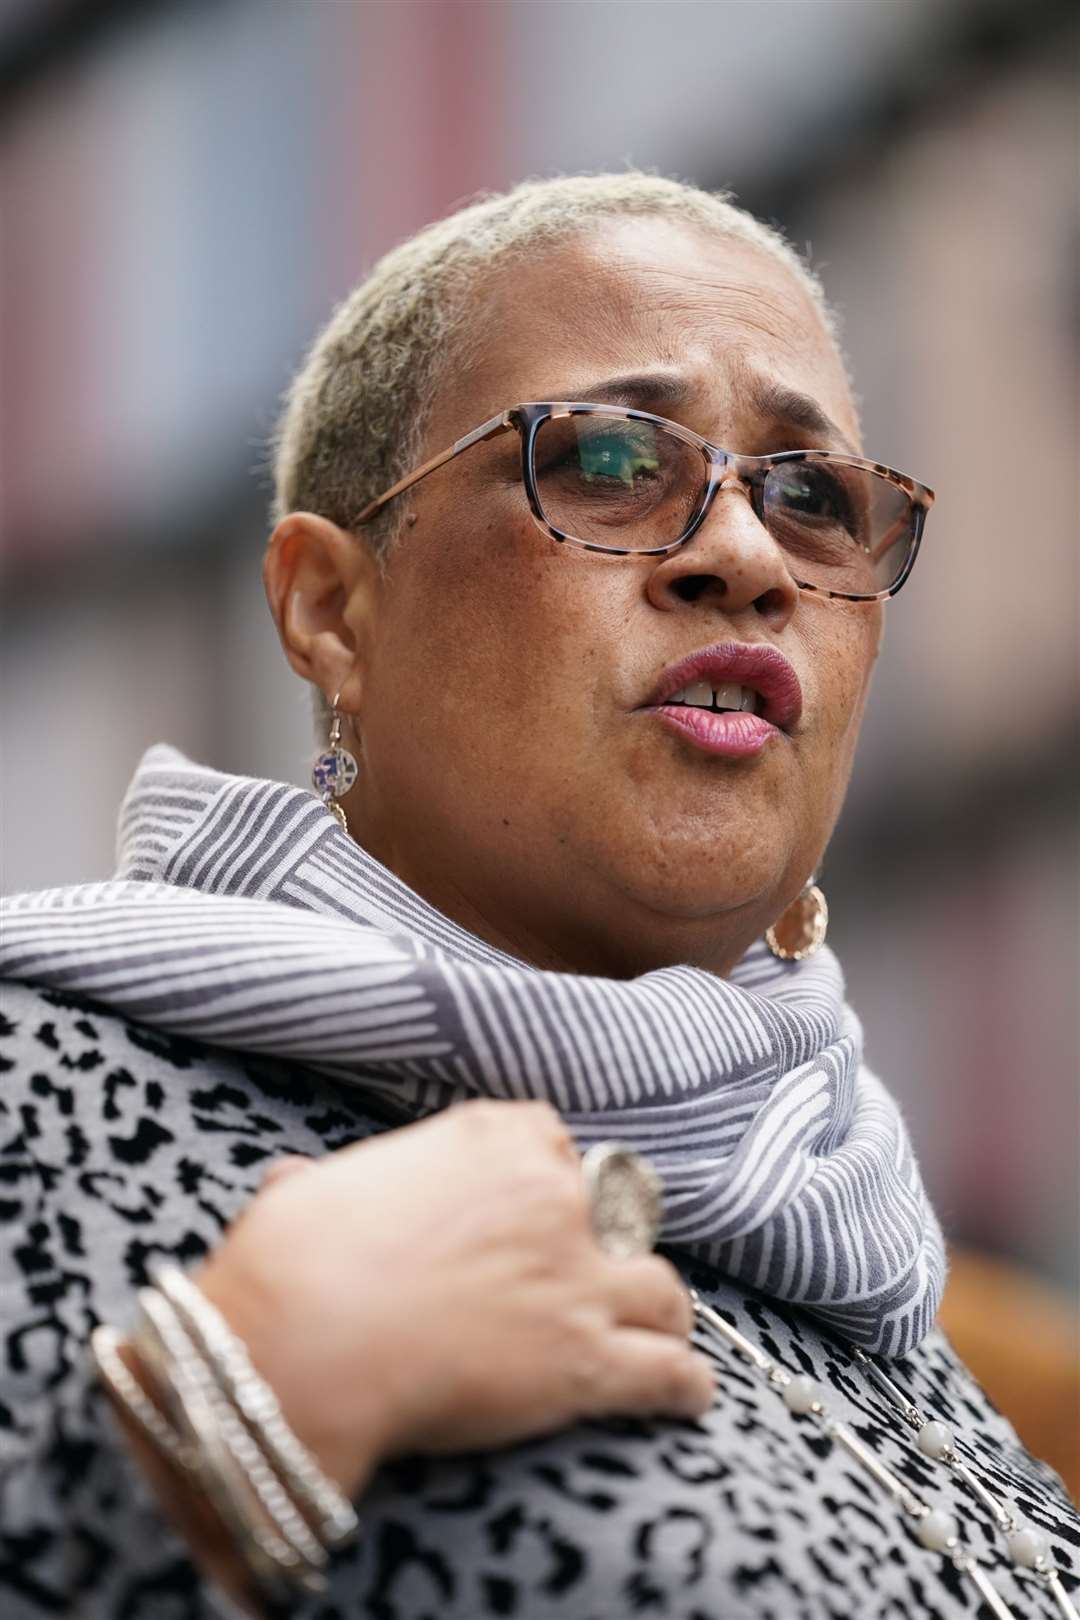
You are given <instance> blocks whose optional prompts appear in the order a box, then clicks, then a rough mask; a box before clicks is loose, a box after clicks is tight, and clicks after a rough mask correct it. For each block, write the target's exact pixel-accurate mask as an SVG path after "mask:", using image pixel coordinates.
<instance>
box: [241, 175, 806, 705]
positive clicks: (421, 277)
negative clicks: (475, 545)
mask: <svg viewBox="0 0 1080 1620" xmlns="http://www.w3.org/2000/svg"><path fill="white" fill-rule="evenodd" d="M633 215H638V216H641V215H659V216H661V217H663V218H666V219H672V220H677V221H681V222H683V223H688V224H691V225H695V226H698V227H700V228H703V229H705V230H708V231H715V232H717V233H719V234H720V235H722V236H728V237H735V238H738V239H739V240H740V241H744V242H750V243H753V244H754V245H755V246H757V247H760V248H762V249H764V251H765V252H767V253H769V254H771V255H772V256H773V257H774V258H776V259H779V260H780V262H781V263H782V264H783V265H785V266H786V268H787V269H788V270H790V271H791V273H792V274H793V275H794V276H795V277H796V279H797V280H798V281H799V282H800V283H801V284H802V286H803V287H804V288H805V290H806V292H807V293H808V295H809V297H810V299H811V302H812V303H813V305H814V307H815V308H816V309H817V311H818V313H819V314H820V315H821V318H822V320H823V322H824V324H825V327H826V329H827V330H828V332H829V333H830V334H831V335H832V336H833V337H834V338H835V337H836V334H837V328H836V321H835V318H834V316H833V314H832V311H831V310H830V308H829V306H828V304H827V302H826V299H825V294H824V291H823V289H822V286H821V283H820V281H819V280H818V278H817V276H816V275H815V274H814V272H813V271H812V270H811V269H810V267H809V265H808V264H807V263H806V262H805V261H804V260H803V259H802V258H801V257H800V256H799V254H798V253H797V252H796V251H795V249H794V248H793V247H792V246H791V245H790V243H788V242H787V241H786V240H785V238H784V237H783V235H782V234H781V233H780V231H778V230H777V229H775V228H774V227H773V226H771V225H765V224H763V223H762V222H761V221H760V220H758V219H755V218H754V216H753V215H752V214H748V213H747V212H746V210H745V209H742V208H739V207H737V206H736V205H735V204H734V203H733V202H732V200H731V195H730V193H728V192H718V191H704V190H702V189H701V188H700V187H699V186H695V185H689V184H687V183H685V182H683V181H680V180H671V179H665V178H663V177H661V176H659V175H653V174H645V173H642V172H640V171H636V170H630V171H628V172H626V173H625V174H595V175H569V176H564V177H559V178H556V179H549V180H527V181H525V182H523V183H522V184H521V185H518V186H515V187H514V188H513V189H512V190H511V191H507V192H505V193H500V194H497V195H493V196H488V197H484V198H482V199H481V200H479V201H477V202H473V203H471V204H470V205H469V206H468V207H466V208H461V209H459V210H458V211H457V212H456V213H454V214H450V215H449V216H448V217H447V218H446V219H441V220H438V221H436V223H435V224H433V225H428V226H427V227H426V228H425V229H424V230H422V231H420V232H419V233H418V234H417V235H416V236H414V237H411V238H410V239H409V240H408V241H407V242H403V243H402V244H401V245H400V246H399V247H396V248H393V249H392V250H391V251H390V252H389V253H387V254H386V255H385V257H384V258H382V259H380V260H379V262H378V263H377V264H376V265H375V267H374V269H373V270H372V271H371V273H370V275H368V276H367V277H366V279H365V280H364V281H362V282H361V283H360V285H359V286H358V287H356V288H355V289H354V291H353V292H351V293H350V294H349V296H348V297H347V298H346V299H345V300H344V302H343V303H342V304H340V305H339V307H338V308H337V309H336V310H335V312H334V314H333V316H332V317H331V319H330V321H329V322H328V323H327V325H326V326H325V327H324V328H323V330H322V332H320V334H319V336H318V337H317V338H316V339H315V342H314V344H313V345H312V348H311V350H310V352H309V353H308V355H307V358H306V359H305V360H304V363H303V365H302V366H301V367H300V370H299V371H298V372H297V374H296V376H295V378H294V379H293V382H292V384H291V386H290V388H289V390H288V392H287V394H286V398H285V406H284V410H283V412H282V415H281V419H280V422H279V424H278V431H277V436H276V440H275V446H274V457H273V471H274V520H275V522H276V521H278V520H279V519H280V518H282V517H284V515H285V514H286V513H287V512H294V511H301V510H302V511H309V512H316V513H318V514H319V515H320V516H321V517H325V518H329V519H330V520H331V521H332V522H334V523H336V524H338V525H339V526H340V527H341V528H343V529H346V530H352V529H354V528H355V527H356V518H357V516H358V514H359V513H360V512H361V511H362V510H363V508H364V507H365V506H366V505H367V504H368V502H369V501H372V500H374V499H375V498H376V497H377V496H378V495H380V494H382V492H383V490H385V489H388V488H389V486H390V485H391V484H394V483H396V482H397V480H398V479H399V478H402V477H404V476H405V474H406V473H407V472H408V471H409V470H410V468H411V467H413V466H415V465H416V463H417V461H418V460H419V459H420V450H421V447H422V445H423V440H424V434H425V432H426V428H427V419H428V411H429V406H430V402H431V401H432V399H433V398H434V397H435V395H436V392H437V390H438V387H439V383H440V379H441V377H442V375H443V374H444V372H445V371H446V370H447V368H449V367H454V368H460V367H462V366H465V365H467V364H468V362H469V357H470V352H472V353H475V351H476V350H477V348H478V347H479V345H480V343H481V342H482V341H483V334H482V331H481V330H480V324H481V323H480V322H479V321H477V320H475V319H473V315H474V312H475V308H476V304H475V298H476V292H477V288H478V286H482V284H483V278H484V277H485V276H486V275H489V274H490V273H491V272H492V271H493V270H495V268H496V267H497V266H499V265H501V264H504V263H506V262H507V261H510V260H512V259H514V258H516V257H520V256H521V255H523V254H526V253H530V252H533V251H535V250H536V249H538V248H542V247H546V246H548V245H551V244H553V243H556V242H558V241H561V240H564V239H566V238H568V237H572V236H574V235H577V234H579V233H582V232H585V231H588V230H589V229H590V228H591V227H592V226H593V225H595V224H596V223H597V222H598V221H600V220H604V219H610V218H612V217H613V216H633ZM473 425H475V424H472V423H465V424H464V426H463V429H462V431H464V430H465V429H466V428H468V427H470V426H473ZM402 508H403V503H402V502H391V503H390V505H389V507H388V508H386V509H384V511H383V512H381V513H380V514H379V515H378V516H377V518H376V519H375V521H374V522H373V523H371V524H369V525H367V526H365V528H364V529H363V530H362V531H360V532H361V533H362V535H363V537H364V538H365V540H366V541H367V542H368V544H370V545H371V546H372V548H373V549H374V550H375V552H376V554H377V555H381V554H383V553H385V551H386V549H387V547H388V546H389V545H390V544H391V542H392V541H393V540H394V538H395V537H396V534H397V530H398V526H399V524H400V522H401V516H402ZM316 708H317V711H318V712H319V713H320V715H321V716H322V717H323V718H325V706H322V705H320V703H319V701H318V699H317V700H316Z"/></svg>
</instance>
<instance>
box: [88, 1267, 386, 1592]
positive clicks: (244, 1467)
mask: <svg viewBox="0 0 1080 1620" xmlns="http://www.w3.org/2000/svg"><path fill="white" fill-rule="evenodd" d="M151 1276H152V1278H153V1282H154V1286H153V1287H150V1288H144V1289H141V1290H140V1291H139V1295H138V1300H139V1305H140V1309H141V1320H140V1322H139V1325H138V1327H137V1328H136V1330H135V1332H134V1334H133V1335H132V1337H131V1339H130V1341H129V1343H130V1345H131V1348H132V1350H133V1351H134V1353H135V1354H136V1355H137V1356H138V1358H139V1360H140V1361H141V1363H142V1364H143V1365H144V1366H145V1367H146V1369H147V1371H148V1373H149V1374H150V1376H151V1377H152V1379H153V1387H154V1391H155V1393H156V1394H157V1395H158V1397H159V1399H160V1403H161V1404H160V1405H159V1404H158V1402H157V1401H155V1400H153V1399H151V1397H150V1396H149V1395H148V1394H147V1393H146V1391H145V1390H144V1389H143V1387H142V1385H141V1384H140V1383H139V1380H138V1379H137V1378H135V1377H134V1376H133V1375H132V1373H131V1371H130V1369H129V1368H128V1367H127V1366H126V1365H125V1363H124V1361H123V1359H122V1357H121V1356H120V1354H119V1348H118V1347H119V1345H120V1342H121V1341H120V1337H119V1335H118V1334H117V1333H116V1332H115V1330H114V1329H113V1328H111V1327H108V1326H101V1327H98V1328H95V1330H94V1332H93V1333H92V1335H91V1339H90V1348H91V1355H92V1357H93V1360H94V1363H95V1365H96V1367H97V1371H98V1373H99V1375H100V1377H101V1380H102V1382H103V1384H104V1385H105V1386H106V1387H107V1388H108V1390H109V1391H110V1393H111V1394H112V1396H113V1398H114V1400H115V1401H116V1402H117V1404H118V1405H119V1406H120V1407H121V1408H122V1409H123V1411H124V1412H125V1413H126V1414H127V1415H128V1416H129V1417H130V1419H131V1420H132V1421H133V1423H134V1424H135V1426H136V1428H137V1429H138V1430H139V1431H140V1432H141V1433H142V1435H143V1436H144V1438H145V1439H146V1440H147V1441H148V1442H149V1443H150V1444H151V1446H152V1447H153V1448H154V1449H156V1451H157V1452H158V1453H159V1454H160V1455H162V1456H163V1457H164V1458H166V1459H167V1460H168V1461H169V1462H170V1463H171V1464H172V1465H173V1466H174V1467H175V1468H176V1469H177V1470H179V1471H180V1472H181V1473H183V1474H185V1475H187V1476H188V1477H189V1479H190V1480H191V1481H192V1482H193V1483H194V1484H196V1485H197V1487H198V1488H199V1489H200V1491H201V1492H202V1494H203V1495H204V1496H205V1497H206V1499H207V1501H208V1503H209V1505H210V1507H211V1508H212V1509H213V1511H214V1513H215V1515H216V1516H217V1518H218V1519H219V1521H220V1522H221V1524H222V1525H223V1527H224V1529H225V1531H226V1533H227V1534H228V1536H229V1538H230V1540H231V1541H232V1543H233V1548H234V1551H235V1553H236V1555H237V1556H238V1558H239V1559H240V1562H241V1563H242V1565H243V1567H244V1569H245V1570H246V1572H247V1574H248V1576H249V1577H250V1578H251V1579H252V1580H253V1582H254V1583H255V1585H256V1586H257V1588H258V1589H259V1590H260V1591H261V1592H262V1593H263V1594H264V1595H266V1596H268V1597H270V1598H271V1599H274V1600H278V1599H281V1598H282V1597H283V1596H285V1595H286V1594H287V1593H288V1592H292V1593H295V1592H296V1591H297V1590H300V1591H304V1592H322V1591H324V1590H325V1588H326V1579H325V1575H324V1566H325V1565H326V1563H327V1561H328V1557H329V1551H330V1549H331V1547H334V1546H337V1545H339V1544H340V1543H341V1542H343V1541H344V1540H345V1539H346V1538H347V1537H349V1536H352V1535H354V1534H355V1533H356V1530H357V1528H358V1520H357V1516H356V1512H355V1510H354V1509H353V1506H352V1504H351V1503H350V1502H349V1500H348V1498H347V1497H346V1496H345V1495H344V1494H343V1493H342V1492H341V1491H340V1490H339V1489H338V1488H337V1486H336V1485H335V1483H334V1482H333V1481H332V1480H331V1479H329V1478H327V1476H326V1475H325V1474H324V1473H323V1471H322V1469H321V1468H320V1467H319V1465H318V1463H317V1462H316V1460H315V1458H314V1457H313V1456H312V1454H311V1452H310V1451H309V1450H308V1449H307V1447H306V1446H305V1445H303V1443H302V1442H301V1441H300V1440H299V1439H298V1437H297V1436H296V1435H295V1434H294V1433H293V1431H292V1429H291V1428H290V1427H289V1425H288V1423H287V1422H286V1419H285V1416H284V1414H283V1412H282V1410H281V1406H280V1404H279V1402H278V1400H277V1397H276V1395H275V1394H274V1392H273V1390H272V1389H271V1388H270V1386H269V1385H268V1384H267V1383H266V1382H265V1380H264V1379H262V1378H261V1377H260V1376H259V1374H258V1373H257V1372H256V1371H255V1368H254V1367H253V1365H252V1363H251V1358H250V1356H249V1355H248V1352H247V1349H246V1347H245V1345H244V1344H243V1342H242V1341H241V1340H240V1339H239V1338H237V1336H236V1335H235V1334H234V1333H233V1332H232V1330H231V1329H230V1328H229V1326H228V1324H227V1322H226V1321H225V1318H224V1317H223V1316H222V1315H221V1313H220V1312H219V1311H218V1310H217V1309H216V1308H215V1307H214V1306H213V1305H212V1304H211V1303H210V1301H209V1300H208V1299H207V1298H206V1296H205V1295H204V1294H203V1293H202V1292H201V1291H200V1290H199V1289H198V1288H197V1287H196V1286H195V1284H194V1283H192V1282H190V1281H189V1280H188V1278H187V1277H185V1276H184V1274H183V1273H182V1272H181V1271H179V1270H178V1269H177V1268H176V1267H175V1266H159V1267H155V1268H153V1269H152V1270H151Z"/></svg>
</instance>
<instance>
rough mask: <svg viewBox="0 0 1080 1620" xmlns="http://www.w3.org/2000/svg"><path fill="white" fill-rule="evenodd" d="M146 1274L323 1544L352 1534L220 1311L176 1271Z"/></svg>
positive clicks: (339, 1503) (351, 1517) (346, 1509)
mask: <svg viewBox="0 0 1080 1620" xmlns="http://www.w3.org/2000/svg"><path fill="white" fill-rule="evenodd" d="M150 1275H151V1277H152V1279H153V1282H154V1286H155V1287H156V1288H157V1290H158V1292H159V1294H161V1295H162V1296H164V1298H165V1299H166V1300H168V1302H169V1304H170V1305H171V1306H172V1308H173V1310H174V1311H175V1313H176V1314H177V1316H178V1317H179V1318H180V1321H181V1323H182V1324H183V1326H184V1328H185V1329H186V1331H187V1334H188V1335H189V1336H190V1339H191V1340H192V1341H193V1342H194V1345H195V1348H196V1349H197V1351H198V1353H199V1355H200V1356H201V1357H202V1359H203V1361H204V1362H205V1364H206V1366H207V1367H208V1369H209V1370H210V1372H211V1374H212V1376H213V1378H214V1379H215V1380H216V1382H217V1384H218V1385H219V1386H220V1388H221V1390H222V1391H223V1392H224V1394H225V1395H226V1396H227V1398H228V1400H229V1401H230V1402H231V1403H232V1405H233V1406H234V1407H235V1408H236V1410H237V1411H238V1412H239V1413H240V1415H241V1417H242V1418H243V1420H244V1422H245V1423H246V1424H247V1426H248V1428H249V1429H250V1430H251V1433H252V1435H253V1436H254V1438H255V1440H256V1441H257V1443H258V1445H259V1447H260V1448H261V1450H262V1451H263V1453H264V1454H265V1456H266V1457H267V1459H268V1460H269V1462H270V1463H271V1464H272V1466H273V1468H274V1469H276V1471H277V1473H278V1474H279V1475H280V1476H281V1478H282V1479H283V1480H284V1481H285V1483H286V1485H287V1486H288V1487H289V1490H290V1491H291V1492H292V1494H293V1496H294V1498H295V1499H296V1501H297V1502H299V1504H300V1505H301V1506H302V1507H304V1508H306V1509H308V1510H309V1511H310V1513H311V1514H312V1515H313V1516H314V1517H315V1518H316V1520H317V1521H318V1526H317V1529H318V1535H319V1539H320V1540H321V1542H322V1543H323V1545H324V1546H327V1547H332V1546H336V1545H338V1544H339V1543H340V1542H342V1541H344V1540H345V1539H346V1538H347V1537H349V1536H351V1535H354V1534H355V1532H356V1529H357V1525H358V1522H359V1521H358V1519H357V1516H356V1511H355V1509H354V1508H353V1505H352V1503H351V1502H350V1501H349V1499H348V1497H346V1496H345V1495H344V1494H343V1492H341V1491H340V1490H339V1489H338V1487H337V1486H336V1485H335V1484H334V1482H333V1480H331V1479H328V1478H327V1476H326V1474H325V1473H324V1472H323V1470H322V1469H321V1468H320V1467H319V1465H318V1463H317V1462H316V1461H315V1458H314V1457H313V1456H312V1455H311V1452H310V1451H309V1450H308V1449H307V1447H306V1446H305V1445H304V1444H303V1443H302V1442H301V1441H300V1440H299V1439H298V1438H297V1437H296V1435H295V1434H294V1433H293V1431H292V1429H290V1427H289V1425H288V1423H287V1422H286V1420H285V1416H284V1413H283V1412H282V1410H281V1406H280V1404H279V1402H278V1399H277V1396H276V1395H275V1394H274V1392H273V1390H272V1389H271V1388H270V1386H269V1384H268V1383H267V1382H266V1380H265V1379H263V1378H261V1377H260V1376H259V1374H258V1373H257V1372H256V1371H255V1368H254V1367H253V1366H252V1363H251V1358H250V1356H249V1355H248V1352H247V1348H246V1346H245V1345H244V1343H243V1341H242V1340H241V1339H239V1338H238V1337H237V1336H236V1334H234V1333H233V1331H232V1329H231V1328H230V1327H229V1325H228V1323H227V1322H226V1321H225V1318H224V1317H223V1316H222V1315H221V1312H220V1311H219V1310H218V1309H217V1308H216V1306H214V1305H212V1304H211V1302H210V1301H209V1300H208V1299H207V1297H206V1295H205V1294H204V1293H203V1292H202V1291H201V1289H199V1288H198V1287H196V1285H195V1284H194V1283H193V1282H192V1281H191V1280H190V1279H189V1278H188V1277H186V1276H185V1275H184V1273H183V1272H182V1271H180V1270H179V1269H178V1267H176V1266H170V1265H159V1266H155V1267H153V1268H152V1269H151V1273H150Z"/></svg>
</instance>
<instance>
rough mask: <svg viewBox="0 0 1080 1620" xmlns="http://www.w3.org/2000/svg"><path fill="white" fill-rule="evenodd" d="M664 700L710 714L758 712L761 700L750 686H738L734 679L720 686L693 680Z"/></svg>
mask: <svg viewBox="0 0 1080 1620" xmlns="http://www.w3.org/2000/svg"><path fill="white" fill-rule="evenodd" d="M664 702H665V704H675V705H681V706H682V707H683V708H687V709H704V710H706V711H707V712H708V713H710V714H759V713H760V712H761V709H760V706H761V704H762V702H763V700H762V699H761V697H760V695H759V693H757V692H755V690H754V688H753V687H752V686H740V685H738V683H737V682H735V681H724V682H723V683H722V685H720V686H710V685H709V682H708V681H694V682H692V683H691V684H690V685H689V686H684V687H683V689H682V691H681V692H672V694H671V696H670V697H666V698H665V699H664Z"/></svg>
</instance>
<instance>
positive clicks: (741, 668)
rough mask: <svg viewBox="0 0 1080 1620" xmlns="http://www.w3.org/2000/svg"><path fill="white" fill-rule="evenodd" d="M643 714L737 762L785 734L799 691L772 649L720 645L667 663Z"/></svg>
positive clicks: (794, 713)
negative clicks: (652, 714)
mask: <svg viewBox="0 0 1080 1620" xmlns="http://www.w3.org/2000/svg"><path fill="white" fill-rule="evenodd" d="M642 711H644V712H646V713H649V712H651V713H654V714H655V715H656V716H657V718H658V719H659V720H660V722H661V724H663V725H664V726H666V727H667V729H668V730H671V731H675V732H677V733H678V734H679V735H680V736H683V737H685V738H686V739H687V740H688V741H690V742H692V743H694V744H695V746H697V747H698V748H701V749H703V750H704V752H706V753H709V754H718V755H721V756H723V757H725V758H728V759H742V758H746V757H747V756H749V755H753V754H757V753H759V752H760V751H761V749H763V748H764V747H765V745H766V743H768V742H770V741H771V740H772V739H773V738H774V737H779V736H780V735H781V734H782V733H785V732H788V731H790V729H791V727H792V726H794V724H795V723H796V721H797V720H798V718H799V715H800V714H801V713H802V689H801V687H800V685H799V677H798V676H797V675H796V673H795V671H794V669H793V668H792V666H791V664H790V663H789V662H788V660H787V659H786V658H785V657H784V655H783V653H781V652H778V651H777V649H776V648H775V647H770V646H767V645H764V644H762V643H759V642H745V641H725V642H719V643H717V644H716V645H715V646H712V647H704V648H702V650H701V651H700V652H696V653H691V654H690V656H689V657H688V658H683V659H681V660H680V661H679V662H678V663H676V664H672V665H670V666H669V667H668V668H667V669H666V670H665V671H664V673H663V674H662V675H661V677H660V679H659V681H658V682H657V685H656V687H655V689H654V691H653V693H652V695H651V696H650V697H649V699H648V700H647V701H646V702H645V703H644V704H643V705H642Z"/></svg>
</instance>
